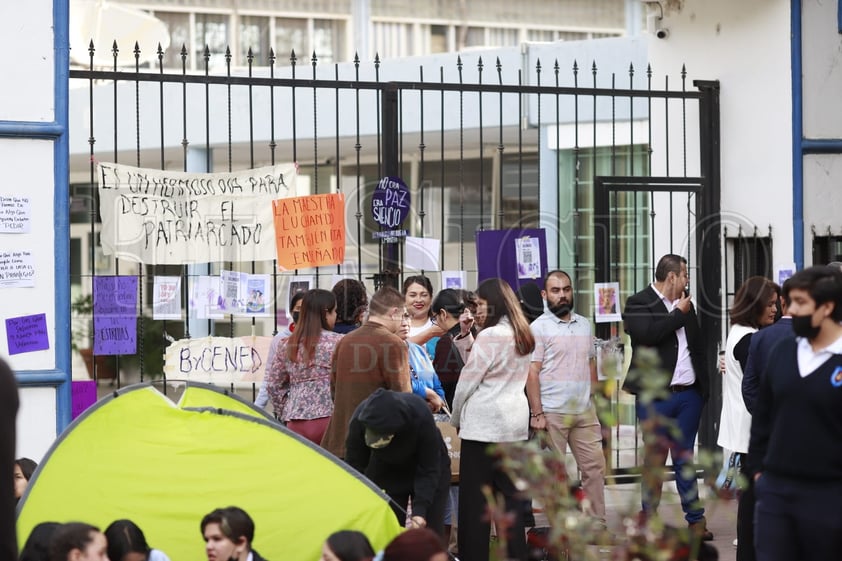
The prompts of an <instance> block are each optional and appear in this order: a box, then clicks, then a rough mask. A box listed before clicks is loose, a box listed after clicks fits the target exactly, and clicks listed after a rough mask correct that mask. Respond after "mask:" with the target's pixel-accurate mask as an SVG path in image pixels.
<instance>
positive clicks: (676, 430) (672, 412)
mask: <svg viewBox="0 0 842 561" xmlns="http://www.w3.org/2000/svg"><path fill="white" fill-rule="evenodd" d="M703 404H704V403H703V400H702V396H701V395H700V394H699V392H698V391H696V390H695V389H690V390H687V391H683V392H677V393H670V394H669V397H667V399H664V400H658V401H654V402H652V403H650V404H648V405H643V404H641V403H640V401H639V400H638V401H637V403H636V410H637V418H638V419H639V420H640V421H641V422H643V421H645V420H646V419H648V418H649V416H650V415H651V414H653V413H654V414H655V415H656V416H657V417H660V418H661V419H662V425H661V426H659V427H658V428H657V429H656V433H655V434H654V435H647V434H644V439H651V438H657V439H658V440H657V441H656V442H657V444H656V445H655V446H654V447H653V450H652V452H650V453H649V454H647V455H646V457H645V458H644V472H643V481H642V483H641V506H642V508H643V511H644V512H646V513H653V512H655V511H656V510H657V509H658V505H659V504H660V502H661V488H660V485H656V486H653V485H652V483H651V482H652V479H651V473H652V472H651V470H652V469H660V468H663V467H664V466H665V465H666V461H667V453H668V452H669V453H670V454H672V464H673V468H674V470H675V486H676V488H677V489H678V495H679V497H681V509H682V510H683V511H684V519H685V520H687V522H688V523H690V524H692V523H694V522H699V521H700V520H702V518H704V515H705V509H704V508H702V506H701V503H700V502H699V487H698V485H697V484H696V475H695V468H694V469H693V475H692V476H690V477H685V475H684V473H683V471H684V466H692V465H693V447H694V445H695V443H696V433H697V432H698V431H699V420H700V419H701V416H702V405H703ZM664 425H666V426H664Z"/></svg>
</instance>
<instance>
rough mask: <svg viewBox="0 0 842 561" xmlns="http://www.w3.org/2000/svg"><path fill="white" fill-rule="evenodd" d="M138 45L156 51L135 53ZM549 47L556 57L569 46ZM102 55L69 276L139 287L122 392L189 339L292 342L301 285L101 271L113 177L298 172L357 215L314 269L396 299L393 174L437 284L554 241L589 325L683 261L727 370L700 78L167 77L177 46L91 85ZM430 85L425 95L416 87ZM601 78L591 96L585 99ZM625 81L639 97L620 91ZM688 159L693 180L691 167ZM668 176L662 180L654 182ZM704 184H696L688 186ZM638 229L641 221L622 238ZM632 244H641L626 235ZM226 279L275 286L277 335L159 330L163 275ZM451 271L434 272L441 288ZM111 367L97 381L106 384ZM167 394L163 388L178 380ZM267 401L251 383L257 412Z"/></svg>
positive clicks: (78, 124) (380, 71) (104, 74)
mask: <svg viewBox="0 0 842 561" xmlns="http://www.w3.org/2000/svg"><path fill="white" fill-rule="evenodd" d="M134 48H135V52H136V53H139V52H140V51H139V46H138V45H135V47H134ZM542 49H543V51H541V52H542V53H549V54H550V55H552V52H553V51H552V49H553V47H552V46H543V47H542ZM89 52H90V59H91V65H90V68H88V69H72V70H71V71H70V78H71V82H72V83H74V84H77V85H79V84H81V85H84V86H86V87H85V89H84V90H83V91H85V92H86V94H85V95H84V96H82V94H81V93H80V91H82V90H80V91H77V95H76V96H75V97H73V96H72V97H71V135H72V136H75V137H76V138H80V137H84V138H85V139H86V142H87V145H88V147H89V150H87V151H85V153H81V151H79V150H77V151H76V152H74V151H73V149H72V150H71V152H72V153H71V193H72V195H73V201H72V205H71V222H74V221H75V222H76V224H75V226H76V228H77V229H78V230H79V231H80V232H82V233H80V234H79V235H78V240H74V241H76V242H77V243H75V245H74V243H72V244H71V261H72V262H73V261H75V262H76V265H74V266H73V267H72V278H71V284H72V285H74V290H75V291H76V293H77V295H78V298H81V299H83V298H84V295H86V294H90V293H91V286H92V279H93V277H94V276H96V275H100V274H116V275H136V276H137V277H138V287H139V293H140V294H139V310H138V340H139V352H138V355H137V356H136V357H125V356H124V357H120V356H118V357H116V358H115V359H113V360H114V361H115V362H116V370H117V374H116V376H117V377H116V380H115V381H114V382H113V383H115V384H117V385H120V384H122V383H125V382H126V381H127V380H129V379H131V380H133V379H134V378H133V376H134V375H135V374H134V373H132V374H126V373H124V372H123V370H124V368H123V367H121V365H125V364H126V363H131V362H136V363H137V372H136V374H137V375H138V376H139V379H140V380H141V381H143V380H149V379H150V378H157V376H159V375H160V374H161V372H158V371H157V366H156V367H154V369H153V370H150V365H149V364H147V362H148V361H147V360H146V359H145V356H146V355H147V354H148V351H149V346H152V349H153V351H152V353H151V354H152V355H153V356H154V355H157V356H158V357H160V354H161V353H162V349H163V348H164V347H165V346H166V345H167V344H168V342H169V341H170V340H172V338H173V337H175V338H178V337H182V336H183V337H191V336H193V335H194V334H195V333H197V332H199V333H208V332H210V333H220V334H226V335H229V334H230V335H233V334H235V333H248V332H250V333H255V332H260V333H263V334H275V333H277V331H278V329H279V327H282V325H280V324H279V322H280V323H282V322H283V311H284V308H285V307H286V306H285V302H284V299H283V298H282V293H283V287H284V286H285V283H288V282H289V280H290V278H291V276H293V275H294V273H293V274H290V273H280V272H278V271H277V270H276V267H275V266H274V263H273V264H272V266H268V265H265V264H262V263H254V262H249V263H225V264H221V263H210V264H206V265H202V266H201V271H198V270H197V268H196V266H188V265H184V266H177V267H173V266H166V267H165V266H147V265H143V264H136V263H130V262H121V261H116V260H109V259H108V258H104V257H103V256H102V255H101V254H100V253H99V252H98V236H99V231H100V216H99V202H98V197H97V193H96V188H95V185H96V170H95V167H96V163H97V162H98V161H112V162H120V163H127V164H130V165H136V166H139V167H153V168H157V169H175V170H179V171H213V170H226V171H230V170H234V169H246V168H253V167H257V166H259V165H264V164H274V163H276V162H281V161H294V162H297V164H298V165H299V170H300V174H301V176H303V177H306V178H307V180H308V181H309V184H310V187H311V189H310V191H311V192H312V193H313V194H319V193H327V192H336V191H342V192H343V193H345V194H346V198H347V207H348V208H347V210H346V215H347V216H348V227H347V229H348V247H347V255H349V256H350V259H349V261H350V262H349V263H346V264H344V265H342V266H337V267H335V268H334V267H331V268H325V267H323V268H319V269H316V270H315V271H312V275H313V276H314V278H315V283H316V286H321V287H327V286H328V284H329V282H330V280H331V279H332V278H333V276H334V275H337V274H340V275H341V274H350V275H353V276H355V277H356V278H358V279H360V280H363V281H366V282H368V283H369V285H370V286H371V285H373V284H375V283H381V282H389V283H394V284H397V282H398V281H399V280H400V279H401V278H402V276H403V275H404V273H405V267H404V253H403V251H404V250H403V248H404V246H403V245H402V244H391V245H387V244H385V243H384V242H382V241H373V240H372V239H371V234H372V233H373V231H374V230H375V229H376V228H375V227H374V226H373V223H372V220H371V218H370V217H369V214H370V213H369V212H368V208H367V204H368V202H369V201H370V198H371V192H372V189H373V185H375V184H376V181H377V179H379V178H380V177H383V176H387V175H398V176H401V177H404V178H405V179H407V183H408V184H409V185H410V189H411V193H412V195H413V201H414V202H413V209H412V214H411V217H410V219H409V221H408V224H405V226H404V227H405V228H407V229H408V230H409V232H410V233H411V234H412V235H414V236H417V237H420V238H433V239H436V240H438V244H437V245H438V248H439V253H440V262H439V265H440V266H439V271H443V270H457V271H464V272H466V275H467V278H468V281H469V283H470V282H471V281H472V280H473V279H475V274H476V269H477V266H476V263H477V260H478V259H482V258H483V256H478V255H476V249H475V245H474V242H473V240H474V236H475V233H476V232H477V231H481V230H487V229H504V228H520V227H543V228H545V229H547V231H548V236H547V237H548V240H549V244H548V245H549V247H550V254H549V256H548V261H549V264H550V266H551V267H560V268H564V269H567V270H570V271H571V272H572V273H573V276H574V279H575V286H576V299H577V309H579V310H580V311H584V312H583V313H585V315H589V313H588V310H592V309H593V307H594V296H593V285H592V283H593V282H604V281H608V280H618V281H621V282H622V288H621V291H622V293H623V294H624V295H626V296H627V295H628V294H631V293H633V292H635V291H637V290H639V289H640V288H642V287H643V286H645V283H647V282H649V280H651V274H650V272H651V271H652V270H653V268H654V263H655V260H657V258H658V255H656V252H658V251H659V250H660V249H661V248H669V249H670V250H672V251H677V252H682V253H683V254H685V255H686V256H687V257H688V261H690V263H691V269H692V271H693V272H694V273H695V280H696V283H697V290H696V294H697V299H698V307H699V309H700V311H701V312H702V313H701V314H700V316H701V320H702V322H703V330H704V332H705V333H716V334H717V336H716V337H715V338H713V337H711V338H710V339H709V340H708V341H707V351H708V356H709V357H711V360H713V357H714V356H715V354H716V344H717V342H718V339H719V336H718V334H719V327H718V326H719V322H720V311H719V309H720V303H719V302H720V300H719V267H720V262H721V259H720V249H719V240H720V233H719V219H718V212H719V175H718V174H719V152H718V151H719V139H718V134H719V133H718V130H719V129H718V126H719V111H718V85H717V84H716V83H715V82H700V81H697V82H694V84H693V85H694V86H695V89H690V90H688V88H687V86H686V72H684V70H683V69H682V72H681V86H680V89H677V90H671V89H670V88H669V81H668V79H667V80H665V82H664V87H663V88H661V89H659V88H656V87H654V86H653V72H652V70H651V69H650V68H647V69H646V72H645V78H641V73H637V74H636V70H635V68H634V66H629V67H628V70H627V72H626V73H625V75H624V76H622V78H619V79H618V77H617V75H616V73H610V75H601V74H600V73H599V72H598V70H597V65H596V62H594V63H593V64H592V65H591V66H590V67H589V68H587V71H585V70H584V69H581V68H580V66H579V64H578V62H577V61H575V60H569V61H567V62H568V64H567V65H566V68H565V67H564V66H562V65H561V64H560V63H559V61H558V59H557V58H554V60H552V65H551V66H549V67H548V66H545V65H543V64H542V61H541V59H540V58H539V57H537V56H536V57H534V58H533V57H530V56H524V55H523V52H522V51H521V50H520V49H514V50H504V51H503V52H502V54H498V55H497V56H496V57H495V58H496V60H495V61H494V64H493V66H492V65H491V64H488V67H487V66H486V64H487V62H488V61H487V59H486V61H485V62H484V60H483V56H482V54H480V53H472V54H468V55H462V56H456V55H453V57H452V64H449V59H446V60H445V62H448V64H447V65H445V64H442V59H436V61H435V64H432V65H431V64H429V63H428V64H426V65H422V64H420V63H419V66H417V68H412V67H411V66H410V62H407V61H402V62H400V64H388V63H387V62H388V61H381V60H380V59H379V58H375V60H374V61H373V63H365V62H363V61H360V60H359V59H355V60H354V62H353V63H348V64H344V65H339V64H335V65H320V64H319V60H318V57H317V56H316V55H315V53H314V54H313V56H312V57H310V58H309V59H308V60H307V61H306V62H307V63H309V64H307V65H306V66H303V67H302V65H301V64H300V62H301V61H300V60H299V58H298V57H297V55H296V54H295V52H293V53H291V55H290V57H289V64H288V65H283V66H281V65H280V64H278V61H277V59H276V57H275V54H274V52H270V55H269V59H268V61H266V62H267V64H266V66H260V65H258V62H257V61H254V60H253V57H251V56H249V63H248V67H246V68H240V69H237V68H232V67H231V58H230V56H226V65H225V66H226V71H225V73H224V74H222V75H216V74H212V73H211V72H210V68H211V65H210V63H209V61H210V57H211V55H210V53H209V51H208V50H207V49H206V51H205V54H204V72H202V73H198V74H195V73H189V72H188V70H187V69H188V67H189V66H188V64H187V57H188V52H187V50H186V49H185V48H182V50H181V61H182V67H181V69H168V68H164V66H163V61H164V53H163V52H162V51H161V49H160V48H159V49H158V65H157V67H156V68H141V66H140V64H136V65H135V68H134V69H133V70H125V69H121V68H118V67H117V62H116V61H117V53H118V47H117V45H116V44H115V45H114V46H113V48H112V52H113V54H114V60H115V64H114V67H113V68H112V69H107V70H104V69H97V68H94V65H93V60H94V56H93V55H94V52H95V50H94V45H93V44H91V46H90V50H89ZM486 57H487V55H486ZM136 58H139V56H138V55H136ZM546 62H547V59H546V58H545V60H544V63H546ZM507 65H508V66H507ZM548 70H549V71H548ZM489 71H490V73H491V74H492V78H491V79H488V78H487V74H488V73H489ZM415 72H417V78H411V79H410V78H408V76H409V75H410V74H411V73H415ZM431 78H432V79H431ZM586 79H587V80H588V81H589V82H590V85H588V86H585V85H583V83H584V82H585V81H586ZM618 80H622V81H623V82H625V83H627V84H628V86H627V87H617V85H616V84H617V82H618ZM74 100H75V102H74ZM74 103H75V104H76V105H75V107H74ZM676 111H677V112H676ZM688 144H689V147H688ZM76 146H78V143H77V144H76ZM676 159H677V161H679V162H681V163H680V164H678V165H676V164H675V163H674V161H675V160H676ZM659 162H661V163H663V164H664V166H665V173H663V174H659V175H658V176H654V177H653V176H652V170H653V167H655V166H656V165H658V163H659ZM688 163H689V168H688ZM688 169H691V170H695V171H696V173H693V174H691V175H688ZM74 170H75V171H74ZM689 186H692V187H693V190H692V191H691V192H689V194H688V189H689ZM664 190H667V191H669V194H668V195H667V196H668V198H669V199H670V201H669V205H668V208H669V210H668V211H666V214H669V216H670V217H671V218H670V220H671V223H672V217H673V214H674V205H673V204H672V203H673V201H672V200H671V199H672V197H679V196H686V197H688V198H687V201H686V205H685V206H686V214H684V215H683V217H681V223H682V224H686V233H687V235H686V236H684V237H683V239H681V240H678V241H677V242H676V244H675V247H674V244H673V238H672V233H673V232H674V231H675V228H671V230H670V232H671V233H670V239H669V242H668V243H666V242H665V240H664V239H662V238H661V237H659V236H656V229H657V227H656V219H655V218H653V217H657V216H658V215H659V212H660V209H659V208H657V204H658V199H657V198H656V197H654V196H653V195H650V196H649V197H646V196H645V195H642V194H641V193H644V192H645V193H647V194H648V193H650V192H655V191H664ZM621 191H624V192H625V194H624V193H621ZM74 209H75V210H76V213H75V214H74ZM629 209H631V210H629ZM624 212H625V213H629V212H631V214H632V215H633V216H635V217H636V218H635V220H633V221H629V220H626V219H623V220H620V221H619V222H618V217H619V216H621V214H622V213H624ZM663 214H665V213H661V215H663ZM638 218H639V219H640V220H638ZM635 225H636V226H635ZM634 227H639V228H640V230H638V231H634V230H631V231H630V230H629V228H634ZM618 228H622V229H624V230H623V232H619V233H618ZM619 234H622V235H619ZM630 236H631V238H632V239H633V241H634V242H635V243H634V244H632V245H633V246H634V248H636V249H635V251H633V252H631V253H630V252H628V251H626V249H627V248H626V246H624V245H623V243H625V242H620V241H618V240H620V239H621V238H623V237H624V239H627V238H629V237H630ZM644 240H645V243H644ZM684 241H686V242H687V243H686V244H685V243H684ZM638 242H640V243H638ZM629 247H631V246H629ZM665 252H666V251H662V253H665ZM222 268H227V269H234V270H242V271H251V272H255V271H259V270H264V271H266V272H269V273H271V274H272V278H273V288H274V292H275V298H274V299H273V307H274V310H273V311H274V314H273V317H272V318H271V319H270V320H268V321H263V322H261V321H256V320H255V319H254V318H251V319H250V320H249V321H244V320H241V319H236V318H234V317H233V316H232V317H231V318H229V319H227V320H225V321H216V322H213V323H210V322H208V323H207V324H206V323H205V322H203V321H202V322H197V321H196V320H195V319H191V317H190V314H189V313H188V310H186V308H185V310H184V314H183V320H182V321H172V320H170V321H163V322H156V321H152V320H150V318H149V315H148V312H149V295H148V292H149V288H150V283H151V279H152V277H154V276H155V275H163V274H167V275H179V276H181V278H182V280H183V282H182V290H183V295H182V302H185V303H186V302H187V301H188V299H189V293H188V287H189V285H190V283H191V280H192V279H193V277H194V276H196V275H197V274H199V273H200V272H201V274H214V273H217V274H218V272H219V271H220V270H221V269H222ZM439 271H435V270H432V271H431V270H427V271H422V272H424V273H425V274H428V275H429V276H431V277H433V278H434V280H435V279H436V278H437V275H439ZM409 274H412V273H409ZM438 286H440V285H438ZM185 306H186V304H185ZM621 329H622V328H621V326H620V325H617V324H614V325H613V326H611V327H610V328H609V327H605V326H602V325H601V326H600V327H599V334H600V336H602V337H603V338H605V339H608V338H611V337H612V336H621V335H622V331H621ZM150 334H151V335H150ZM99 358H102V357H99ZM133 359H134V360H133ZM97 364H98V362H97V361H94V363H93V377H94V378H101V377H102V376H101V375H100V374H101V372H100V369H101V366H97ZM717 381H718V380H717ZM156 382H160V383H163V385H164V388H165V389H166V387H167V384H166V382H167V380H165V379H160V380H156ZM232 389H236V388H234V387H233V385H232ZM713 389H714V391H713V394H714V395H716V394H717V392H716V388H715V387H714V388H713ZM255 391H256V390H255V388H254V386H253V385H252V386H251V388H250V393H251V394H252V396H253V395H254V393H255ZM625 399H626V401H625V403H624V402H623V397H622V396H619V395H618V396H615V403H614V406H615V408H617V410H625V411H626V412H628V411H633V407H631V408H630V409H629V405H628V396H626V397H625ZM718 411H719V409H718V405H717V404H714V403H711V406H709V407H708V415H707V416H706V418H705V419H706V420H704V421H703V427H702V429H701V431H700V435H701V439H702V442H703V443H704V444H710V443H712V442H713V434H712V428H713V425H712V423H711V419H712V418H713V417H716V418H718ZM632 422H633V421H632ZM616 428H617V429H618V430H617V432H616V435H617V438H616V440H617V441H619V439H620V436H619V435H620V433H619V427H616ZM615 444H616V442H615ZM615 448H616V449H617V450H618V452H617V456H616V458H615V459H614V461H612V466H613V468H614V469H615V470H617V471H615V472H616V473H621V472H623V471H625V470H627V469H628V468H631V467H633V466H634V465H637V463H636V458H637V457H638V454H637V451H636V450H635V451H634V458H635V459H634V460H631V464H630V465H629V462H628V461H621V460H620V453H619V449H620V447H619V446H615Z"/></svg>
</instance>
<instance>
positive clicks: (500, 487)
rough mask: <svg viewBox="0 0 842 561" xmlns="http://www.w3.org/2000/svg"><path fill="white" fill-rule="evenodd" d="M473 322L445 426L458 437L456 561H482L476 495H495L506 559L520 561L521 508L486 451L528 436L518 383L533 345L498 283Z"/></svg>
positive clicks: (486, 528)
mask: <svg viewBox="0 0 842 561" xmlns="http://www.w3.org/2000/svg"><path fill="white" fill-rule="evenodd" d="M476 296H477V316H478V317H481V318H483V319H482V326H483V329H482V331H480V332H479V334H478V335H477V337H476V340H475V341H474V344H473V346H472V347H471V352H470V354H469V356H468V361H467V363H466V364H465V366H464V368H462V374H461V376H460V377H459V382H458V383H457V384H456V393H455V395H454V396H453V410H452V413H453V416H452V419H451V422H452V423H453V425H454V426H455V427H456V428H457V429H459V436H460V437H461V438H462V452H461V456H460V460H459V474H460V481H459V538H458V539H459V557H460V559H462V560H463V561H486V560H487V559H488V552H489V543H488V541H489V533H490V525H489V522H488V520H487V518H486V516H485V512H486V506H487V505H486V500H485V495H484V494H483V488H485V487H490V488H491V491H492V492H493V493H495V494H497V493H499V494H502V495H503V497H504V499H505V504H506V510H507V511H508V512H509V513H510V514H511V516H512V524H511V526H510V527H509V528H508V539H507V542H508V549H509V552H508V555H509V557H510V558H512V559H522V560H525V559H526V557H527V549H526V539H525V535H524V527H523V526H524V525H523V500H522V499H518V498H517V497H516V494H517V490H516V488H515V486H514V483H512V480H511V479H510V478H509V476H508V475H507V474H506V473H505V472H504V471H503V470H502V468H501V467H500V465H499V462H498V461H497V458H495V457H494V456H492V455H491V454H489V447H490V445H492V444H496V443H500V442H517V441H523V440H526V439H527V438H528V436H529V434H528V432H529V403H528V401H527V399H526V392H525V389H526V378H527V376H528V374H529V362H530V360H531V355H532V351H533V350H534V349H535V339H534V338H533V337H532V332H531V331H530V330H529V323H528V322H527V320H526V317H525V316H524V315H523V311H522V310H521V308H520V304H519V303H518V300H517V297H515V293H514V292H513V291H512V289H511V288H510V287H509V285H508V284H506V282H505V281H503V280H502V279H497V278H494V279H488V280H486V281H483V283H482V284H480V285H479V288H478V289H477V292H476Z"/></svg>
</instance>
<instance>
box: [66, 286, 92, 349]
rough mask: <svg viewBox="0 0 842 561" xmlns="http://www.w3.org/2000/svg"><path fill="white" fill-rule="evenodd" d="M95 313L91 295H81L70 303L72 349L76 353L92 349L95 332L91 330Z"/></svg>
mask: <svg viewBox="0 0 842 561" xmlns="http://www.w3.org/2000/svg"><path fill="white" fill-rule="evenodd" d="M93 311H94V299H93V296H92V295H90V294H81V295H79V296H77V297H76V298H74V299H73V301H72V302H71V303H70V313H71V326H70V329H71V335H70V348H71V349H73V350H74V351H79V350H81V349H87V348H90V347H91V344H92V342H93V331H92V330H91V319H92V317H93Z"/></svg>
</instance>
